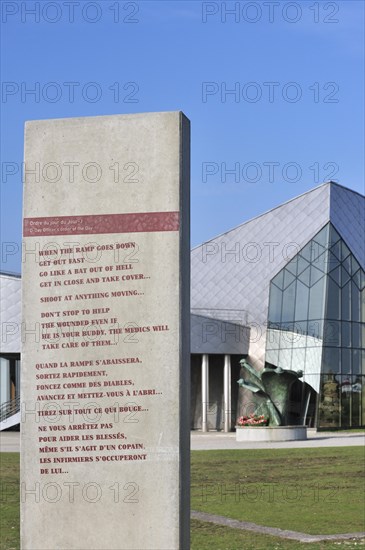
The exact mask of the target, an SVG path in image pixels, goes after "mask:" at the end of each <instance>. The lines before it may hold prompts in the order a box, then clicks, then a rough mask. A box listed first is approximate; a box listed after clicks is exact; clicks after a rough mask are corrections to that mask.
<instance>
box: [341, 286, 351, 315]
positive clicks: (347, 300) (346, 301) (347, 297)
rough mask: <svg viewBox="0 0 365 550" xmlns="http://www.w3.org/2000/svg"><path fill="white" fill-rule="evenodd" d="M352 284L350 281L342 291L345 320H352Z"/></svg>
mask: <svg viewBox="0 0 365 550" xmlns="http://www.w3.org/2000/svg"><path fill="white" fill-rule="evenodd" d="M350 289H351V284H350V283H348V284H347V285H345V286H344V287H343V288H342V291H341V319H342V320H343V321H350V319H351V317H350V304H351V292H350Z"/></svg>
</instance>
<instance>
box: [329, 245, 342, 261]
mask: <svg viewBox="0 0 365 550" xmlns="http://www.w3.org/2000/svg"><path fill="white" fill-rule="evenodd" d="M331 250H332V252H333V253H334V255H335V256H336V258H338V259H339V260H341V242H338V243H336V244H334V245H333V246H332V247H331Z"/></svg>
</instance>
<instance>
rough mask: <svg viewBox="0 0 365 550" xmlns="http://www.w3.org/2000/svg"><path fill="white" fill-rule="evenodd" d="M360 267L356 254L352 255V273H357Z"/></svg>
mask: <svg viewBox="0 0 365 550" xmlns="http://www.w3.org/2000/svg"><path fill="white" fill-rule="evenodd" d="M359 267H360V265H359V262H358V261H357V260H356V258H355V256H351V274H353V273H356V271H357V270H358V269H359Z"/></svg>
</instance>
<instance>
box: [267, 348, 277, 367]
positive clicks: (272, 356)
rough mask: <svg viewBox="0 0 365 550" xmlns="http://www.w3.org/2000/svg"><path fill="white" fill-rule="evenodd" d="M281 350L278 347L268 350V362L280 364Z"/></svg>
mask: <svg viewBox="0 0 365 550" xmlns="http://www.w3.org/2000/svg"><path fill="white" fill-rule="evenodd" d="M278 358H279V350H278V349H268V350H267V351H266V362H267V363H271V364H272V365H275V366H278V364H279V361H278Z"/></svg>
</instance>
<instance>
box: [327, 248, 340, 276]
mask: <svg viewBox="0 0 365 550" xmlns="http://www.w3.org/2000/svg"><path fill="white" fill-rule="evenodd" d="M339 265H340V262H339V260H338V259H337V258H336V256H335V255H334V254H333V253H332V252H329V253H328V271H332V270H333V269H335V268H336V267H338V266H339Z"/></svg>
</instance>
